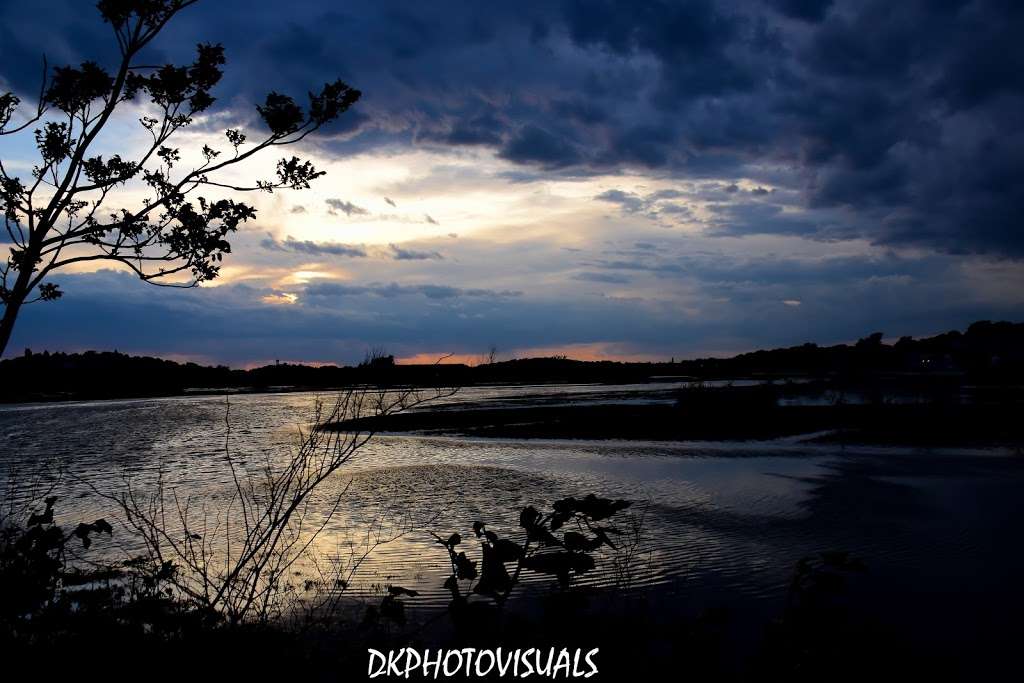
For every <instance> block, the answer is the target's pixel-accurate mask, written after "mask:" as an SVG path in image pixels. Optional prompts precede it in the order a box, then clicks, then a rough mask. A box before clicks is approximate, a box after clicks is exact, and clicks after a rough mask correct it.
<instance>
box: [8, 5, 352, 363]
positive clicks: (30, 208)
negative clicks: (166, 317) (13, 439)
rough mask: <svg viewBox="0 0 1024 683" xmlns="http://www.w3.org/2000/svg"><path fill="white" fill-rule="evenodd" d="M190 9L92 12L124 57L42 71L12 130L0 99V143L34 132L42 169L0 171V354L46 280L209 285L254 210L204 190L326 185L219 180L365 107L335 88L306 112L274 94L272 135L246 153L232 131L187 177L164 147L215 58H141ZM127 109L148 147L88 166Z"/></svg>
mask: <svg viewBox="0 0 1024 683" xmlns="http://www.w3.org/2000/svg"><path fill="white" fill-rule="evenodd" d="M197 1H198V0H100V2H99V3H97V8H98V9H99V12H100V14H101V15H102V17H103V20H104V21H105V22H107V23H108V24H110V25H111V27H112V28H113V33H114V37H115V39H116V40H117V45H118V48H119V50H120V61H119V64H118V65H117V68H116V69H115V70H114V71H113V72H108V71H107V70H106V69H104V68H103V67H101V66H100V65H99V64H97V63H95V62H91V61H88V62H83V63H82V64H81V65H79V66H78V67H71V66H66V67H58V68H55V69H53V71H52V72H49V70H48V68H47V65H46V62H45V60H44V63H43V79H42V85H41V87H40V91H39V96H38V100H37V103H36V107H35V108H34V109H33V110H32V111H30V112H28V113H27V114H26V115H25V118H26V120H24V121H21V122H20V123H19V122H18V121H17V120H16V113H17V109H18V106H19V104H20V99H19V98H18V97H17V96H16V95H15V94H14V93H4V94H0V135H13V134H17V133H20V132H27V131H28V130H29V129H33V130H34V134H35V143H36V147H37V148H38V151H39V157H40V160H39V164H38V165H37V166H35V167H34V168H33V169H32V171H31V177H29V178H27V179H26V180H22V178H20V177H18V176H16V175H11V174H10V173H8V170H7V168H6V167H5V166H4V164H3V161H2V160H0V210H2V211H3V216H4V225H5V228H6V230H7V236H8V238H9V239H10V242H11V245H10V255H9V256H8V257H7V259H6V263H5V264H3V265H2V266H0V302H2V303H3V306H4V314H3V319H2V321H0V354H2V353H3V351H4V350H5V349H6V347H7V343H8V341H9V340H10V336H11V332H12V330H13V329H14V324H15V321H16V319H17V316H18V312H19V311H20V309H21V307H22V306H23V305H25V304H27V303H32V302H35V301H52V300H54V299H58V298H59V297H60V296H61V293H62V292H61V290H60V288H59V287H58V285H57V284H55V283H53V282H50V281H49V280H48V276H49V275H50V273H52V272H53V271H54V270H57V269H59V268H63V267H65V266H68V265H71V264H75V263H84V262H91V261H113V262H117V263H120V264H123V265H124V266H127V267H128V268H130V269H131V270H132V271H134V272H135V273H136V274H137V275H138V276H139V277H140V278H141V279H142V280H144V281H146V282H150V283H153V284H160V285H164V286H172V287H192V286H195V285H197V284H199V283H200V282H203V281H206V280H211V279H213V278H215V277H217V275H218V274H219V271H220V264H221V262H222V261H223V258H224V254H226V253H229V252H230V250H231V245H230V244H229V242H228V241H227V238H228V236H229V235H230V234H231V233H233V232H235V231H236V230H237V229H238V226H239V224H241V223H243V222H245V221H247V220H249V219H251V218H253V217H254V216H255V215H256V211H255V209H254V208H253V207H251V206H249V205H247V204H245V203H242V202H239V201H235V200H233V199H210V198H208V197H205V196H202V195H201V194H199V192H201V191H202V188H203V187H208V188H216V189H218V190H220V191H221V192H225V191H234V192H251V191H263V192H273V191H274V190H275V189H278V188H291V189H304V188H308V187H309V183H310V181H311V180H313V179H314V178H317V177H319V176H321V175H323V171H318V170H317V169H316V168H315V167H314V166H313V165H312V164H311V163H310V162H309V161H303V160H301V159H299V158H298V157H295V156H292V157H290V158H283V159H281V160H280V161H279V162H278V163H277V168H276V175H275V177H273V178H268V179H265V180H257V181H255V182H254V183H253V184H252V185H234V184H231V183H227V182H217V180H216V179H215V178H216V174H217V173H218V172H219V171H222V170H224V169H226V168H228V167H230V166H233V165H235V164H238V163H240V162H243V161H245V160H246V159H249V158H250V157H252V156H254V155H255V154H257V153H259V152H261V151H263V150H266V149H268V148H272V147H278V146H283V145H290V144H294V143H296V142H299V141H300V140H302V139H303V138H305V137H306V136H307V135H309V134H310V133H312V132H314V131H316V130H318V129H319V128H321V127H322V126H324V125H325V124H327V123H329V122H331V121H333V120H334V119H336V118H337V117H338V116H340V115H341V114H342V113H343V112H345V111H346V110H347V109H348V108H349V107H350V106H352V104H354V103H355V102H356V100H358V99H359V96H360V92H359V91H358V90H355V89H353V88H351V87H349V86H348V85H347V84H345V83H343V82H342V81H340V80H338V81H335V82H333V83H328V84H326V85H324V87H323V89H322V90H321V91H320V92H319V93H310V94H309V104H308V107H306V108H305V109H304V108H303V107H300V106H299V105H298V104H297V103H296V102H295V101H294V100H293V99H292V98H291V97H288V96H286V95H281V94H278V93H276V92H271V93H270V94H269V95H267V97H266V100H265V102H264V104H263V105H261V106H257V107H256V109H257V111H258V113H259V117H260V118H261V119H262V121H263V123H264V124H265V126H266V127H267V129H269V133H266V132H264V133H261V134H260V135H259V138H258V139H257V141H255V142H249V141H248V139H247V137H246V135H245V133H243V132H242V131H241V130H238V129H235V128H229V129H227V130H226V131H225V132H224V135H225V139H226V144H225V147H224V148H223V149H214V148H213V147H210V146H209V145H203V147H202V149H201V150H199V153H198V154H197V157H196V158H197V162H196V164H195V165H192V164H187V163H186V162H185V161H183V160H182V152H181V150H180V149H179V148H177V147H174V146H171V145H170V144H169V141H170V139H171V137H172V136H173V135H174V134H175V133H176V132H178V131H179V130H181V129H183V128H185V127H187V126H189V125H191V124H192V123H193V122H194V121H195V119H196V117H197V116H198V115H200V114H202V113H203V112H205V111H207V110H208V109H209V108H210V106H211V105H212V104H213V103H214V101H215V98H214V97H213V95H211V90H212V89H213V87H214V86H215V85H216V84H217V83H218V81H220V79H221V75H222V66H223V65H224V49H223V47H222V46H221V45H210V44H200V45H198V46H197V52H196V58H195V61H194V62H193V63H192V64H189V65H184V66H176V65H174V64H165V65H155V66H154V65H144V64H137V63H136V60H137V59H138V58H139V55H140V52H141V51H142V50H143V49H144V48H145V47H146V46H147V45H149V44H150V43H151V42H152V41H153V39H154V38H155V37H156V36H157V34H159V33H160V31H161V30H162V29H163V28H164V27H165V26H166V25H167V23H168V22H169V21H170V20H171V19H172V18H173V17H174V16H175V15H176V14H178V12H180V11H182V10H183V9H185V8H187V7H188V6H190V5H193V4H195V3H196V2H197ZM133 101H136V102H137V101H142V103H143V106H144V108H145V111H146V113H145V114H144V115H143V116H141V117H140V118H139V124H140V125H141V126H142V128H143V129H144V130H145V133H144V135H146V134H148V138H149V139H148V140H147V142H146V144H145V146H144V148H143V151H142V152H141V153H140V154H138V155H136V156H134V157H133V158H126V157H123V156H122V155H119V154H113V155H110V156H109V157H108V158H104V157H103V155H101V154H97V153H96V147H97V144H96V141H97V138H98V137H99V135H100V132H101V131H102V130H103V129H104V127H105V126H107V124H108V123H109V122H110V120H111V118H112V117H113V115H114V113H115V112H116V111H118V110H119V109H120V108H122V105H125V103H129V102H133ZM36 125H38V127H37V128H33V126H36ZM200 157H201V159H200ZM140 194H141V195H142V199H141V200H140V199H138V196H139V195H140ZM132 195H134V197H133V196H132ZM132 199H134V201H132Z"/></svg>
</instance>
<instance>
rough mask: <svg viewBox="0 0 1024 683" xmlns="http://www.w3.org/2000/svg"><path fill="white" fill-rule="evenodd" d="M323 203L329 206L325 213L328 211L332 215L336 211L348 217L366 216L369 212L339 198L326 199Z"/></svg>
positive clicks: (335, 213)
mask: <svg viewBox="0 0 1024 683" xmlns="http://www.w3.org/2000/svg"><path fill="white" fill-rule="evenodd" d="M325 203H326V204H327V206H328V207H329V208H328V210H327V213H329V214H330V215H332V216H335V215H337V214H338V213H343V214H345V215H346V216H349V217H351V216H367V215H369V213H370V212H369V211H367V210H366V209H364V208H363V207H361V206H356V205H355V204H353V203H352V202H346V201H343V200H341V199H327V200H325Z"/></svg>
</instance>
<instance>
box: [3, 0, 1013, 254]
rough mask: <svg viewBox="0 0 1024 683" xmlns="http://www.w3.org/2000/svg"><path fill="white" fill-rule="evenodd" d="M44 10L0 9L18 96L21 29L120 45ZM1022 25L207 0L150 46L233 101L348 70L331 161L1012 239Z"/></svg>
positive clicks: (851, 13) (899, 13) (995, 5)
mask: <svg viewBox="0 0 1024 683" xmlns="http://www.w3.org/2000/svg"><path fill="white" fill-rule="evenodd" d="M49 6H51V7H52V11H48V12H47V13H46V14H45V16H43V15H40V14H39V13H38V12H35V11H34V10H33V9H32V8H31V7H30V6H28V5H25V6H21V5H19V3H6V4H5V5H4V7H3V9H2V10H0V20H2V21H0V27H2V29H0V31H2V35H0V59H2V62H3V63H4V65H5V70H4V77H5V78H6V79H8V80H9V81H10V83H11V84H12V85H13V86H14V87H15V88H16V89H18V90H19V91H20V92H22V93H24V94H26V96H28V97H31V96H32V95H33V94H34V93H35V92H36V90H37V85H38V84H37V83H36V80H37V79H38V71H39V64H40V54H39V52H40V51H39V49H38V46H39V45H47V52H48V55H49V56H50V61H51V63H56V62H58V61H59V62H72V63H77V62H79V61H81V60H82V59H85V58H101V59H102V58H111V57H113V56H114V55H115V53H116V46H114V45H109V44H108V43H109V42H110V41H109V36H108V34H107V32H105V30H104V28H103V24H102V22H100V21H99V20H98V18H97V17H96V16H95V15H94V14H92V9H91V8H89V9H83V8H81V7H80V6H78V3H71V2H70V0H54V1H53V2H52V3H50V5H49ZM243 9H244V12H242V10H243ZM91 14H92V16H91V17H90V15H91ZM228 17H230V18H231V20H230V21H227V20H226V19H227V18H228ZM15 27H16V28H15ZM1022 30H1024V7H1022V6H1021V5H1020V3H1012V2H1005V1H1004V0H974V1H973V2H957V1H952V2H941V3H936V2H927V1H925V0H908V1H907V2H901V3H892V2H888V1H886V0H834V1H828V0H825V1H822V2H814V1H813V0H760V1H756V0H755V1H752V2H745V3H719V2H712V1H711V0H689V1H686V2H667V1H665V0H601V1H600V2H587V1H584V0H564V1H563V2H558V3H552V2H544V1H541V0H524V1H523V2H520V3H516V4H515V6H514V7H511V6H510V7H502V8H495V7H493V6H483V5H478V4H477V5H474V4H472V3H466V2H458V1H456V0H440V1H439V2H438V3H431V4H430V5H429V6H426V5H416V4H409V3H394V2H371V1H370V0H357V1H355V2H352V3H349V4H347V5H346V9H345V11H344V12H339V11H335V10H333V9H331V8H327V7H325V6H324V5H323V3H318V2H297V3H294V4H293V5H292V6H290V7H289V11H288V21H287V22H286V23H284V24H282V21H281V9H280V6H279V5H277V4H274V3H270V2H248V3H242V2H241V0H226V1H225V2H222V3H207V4H200V5H197V6H196V7H194V8H189V10H188V11H187V12H184V13H182V15H181V16H180V17H179V18H177V19H176V20H175V22H174V23H173V25H172V26H171V27H170V28H169V29H168V34H167V36H166V37H165V38H164V39H163V40H162V41H160V43H159V45H158V46H157V48H156V49H155V51H156V52H157V53H158V56H159V57H161V58H174V59H178V60H183V59H186V58H189V56H190V55H189V53H190V51H191V49H192V48H191V46H192V45H194V44H195V42H197V41H198V40H210V41H213V42H223V43H224V44H225V46H226V47H227V51H228V55H229V63H228V65H227V77H226V78H225V80H224V82H223V83H222V84H221V85H220V86H219V88H218V91H217V93H216V94H217V96H218V98H219V103H222V104H223V105H224V106H225V107H230V108H231V111H230V112H229V113H230V114H231V115H232V116H233V117H235V118H240V119H242V120H250V119H251V117H252V106H251V103H252V102H256V101H260V100H261V99H262V96H263V95H264V94H265V91H266V90H268V89H278V90H288V91H289V92H293V93H297V94H301V93H303V92H305V91H306V90H309V89H313V88H315V87H318V86H319V85H321V84H322V83H323V82H325V81H326V80H329V79H333V78H336V77H338V76H341V77H343V78H345V79H347V80H349V81H351V82H352V83H353V84H354V85H356V86H358V87H361V88H362V89H363V90H364V91H365V93H366V95H365V97H364V98H363V100H362V101H361V102H360V103H359V104H358V105H357V107H355V108H354V109H353V110H352V111H351V112H348V113H347V114H346V115H345V116H344V117H342V120H341V121H340V122H339V123H338V124H337V125H336V126H335V127H334V128H332V129H331V133H332V134H333V135H332V137H331V138H330V139H329V140H326V141H324V142H323V145H322V149H321V151H323V152H324V153H326V154H329V155H333V156H336V157H338V158H342V157H344V156H346V155H349V154H351V153H353V152H358V153H367V152H374V151H376V150H394V149H396V148H403V147H413V148H420V147H437V146H442V147H454V148H475V149H479V148H483V149H487V150H491V151H493V152H494V153H496V154H497V155H498V156H499V158H502V159H505V160H507V161H509V162H512V163H514V164H517V165H520V166H522V170H521V171H509V177H510V178H511V177H512V175H514V174H515V173H519V174H520V175H521V176H522V177H523V178H537V177H554V176H561V177H570V176H571V177H582V176H586V175H588V174H594V173H612V174H616V173H623V172H630V173H632V172H636V171H638V170H639V171H651V172H654V173H656V175H658V176H659V177H662V178H666V177H668V178H674V179H679V180H682V179H685V180H694V179H701V178H704V179H713V178H718V179H746V180H748V181H750V182H752V183H755V184H757V183H760V184H761V185H762V186H763V187H767V186H769V185H770V186H772V187H779V188H784V189H786V190H789V191H793V192H794V193H796V195H797V196H798V197H799V199H800V201H801V203H802V206H803V207H804V208H815V207H818V208H832V209H839V210H841V212H842V213H843V214H844V215H845V217H846V218H845V222H846V224H845V225H844V226H840V227H839V229H838V230H837V229H834V227H832V226H830V227H829V228H828V229H829V231H830V232H831V233H833V234H834V233H836V232H845V233H848V234H852V235H855V236H856V237H857V238H860V239H865V240H867V241H870V242H874V243H878V244H890V245H899V246H914V247H925V248H931V249H937V250H942V251H946V252H949V253H990V254H994V255H997V256H1002V257H1011V258H1020V257H1022V256H1024V233H1022V232H1021V231H1020V230H1019V229H1018V227H1019V226H1018V224H1017V218H1016V216H1017V213H1018V211H1017V207H1019V206H1021V205H1022V200H1024V189H1022V188H1021V185H1020V183H1017V182H1015V178H1016V177H1017V172H1016V169H1017V168H1019V166H1020V160H1021V159H1022V156H1024V131H1022V130H1021V128H1020V126H1019V125H1018V122H1019V121H1020V120H1021V119H1022V118H1024V81H1022V79H1021V78H1020V77H1019V74H1020V73H1021V71H1022V70H1024V41H1021V40H1020V39H1019V37H1020V35H1021V32H1022ZM338 36H343V37H344V39H342V40H339V39H337V37H338ZM865 36H871V37H872V38H871V39H870V40H868V39H866V38H865ZM496 74H498V76H497V77H496ZM739 187H741V188H742V187H743V185H742V184H740V185H739ZM339 201H340V200H339ZM345 205H346V206H348V205H350V203H345ZM351 206H352V209H351V210H352V211H355V208H357V207H355V206H354V205H351ZM332 210H333V211H340V212H341V213H345V214H346V215H349V216H352V215H355V213H347V212H346V211H344V210H343V209H342V208H340V207H339V208H332ZM784 234H788V233H784Z"/></svg>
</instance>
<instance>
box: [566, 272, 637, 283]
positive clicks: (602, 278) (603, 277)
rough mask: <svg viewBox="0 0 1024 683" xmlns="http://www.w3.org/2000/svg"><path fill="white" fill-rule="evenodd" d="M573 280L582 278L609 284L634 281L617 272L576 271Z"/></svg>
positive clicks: (583, 280)
mask: <svg viewBox="0 0 1024 683" xmlns="http://www.w3.org/2000/svg"><path fill="white" fill-rule="evenodd" d="M572 279H573V280H580V281H582V282H605V283H608V284H620V285H624V284H628V283H630V282H632V279H631V278H629V277H627V276H625V275H618V274H616V273H591V272H585V273H576V274H575V275H573V276H572Z"/></svg>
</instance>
